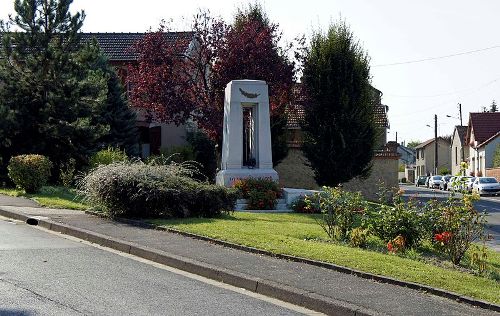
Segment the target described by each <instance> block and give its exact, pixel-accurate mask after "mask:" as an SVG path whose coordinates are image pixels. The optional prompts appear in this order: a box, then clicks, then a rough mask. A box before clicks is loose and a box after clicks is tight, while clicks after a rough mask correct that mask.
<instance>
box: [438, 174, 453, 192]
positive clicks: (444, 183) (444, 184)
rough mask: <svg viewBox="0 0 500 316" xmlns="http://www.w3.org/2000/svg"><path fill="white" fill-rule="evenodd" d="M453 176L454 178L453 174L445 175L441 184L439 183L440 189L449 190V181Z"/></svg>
mask: <svg viewBox="0 0 500 316" xmlns="http://www.w3.org/2000/svg"><path fill="white" fill-rule="evenodd" d="M451 178H452V176H451V175H446V176H443V178H442V181H441V184H440V185H439V189H440V190H448V183H449V182H450V179H451Z"/></svg>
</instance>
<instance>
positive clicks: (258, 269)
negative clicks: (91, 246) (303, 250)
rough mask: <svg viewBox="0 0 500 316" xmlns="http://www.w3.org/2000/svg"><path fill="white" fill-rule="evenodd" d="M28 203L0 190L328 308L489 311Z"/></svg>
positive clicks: (4, 209) (29, 209)
mask: <svg viewBox="0 0 500 316" xmlns="http://www.w3.org/2000/svg"><path fill="white" fill-rule="evenodd" d="M30 202H31V201H29V200H26V199H21V198H9V197H5V196H2V195H0V215H3V216H9V217H15V216H19V219H25V218H24V217H23V216H27V217H36V218H38V219H39V224H40V225H41V226H44V227H47V228H50V229H52V230H55V231H62V232H64V233H67V234H71V235H73V236H75V237H80V238H83V239H87V240H89V241H93V242H97V243H100V244H103V245H105V246H109V247H112V248H115V249H119V250H123V251H125V252H129V253H131V254H134V255H138V256H141V257H144V258H146V259H150V260H153V261H157V262H160V263H165V264H167V265H171V266H174V267H176V268H179V269H183V270H186V271H189V272H192V273H196V274H200V275H203V276H206V277H210V278H213V279H216V280H221V281H223V282H226V283H230V284H232V285H236V286H239V287H242V288H246V289H248V290H251V291H254V292H259V293H261V294H264V295H268V296H272V297H275V298H278V299H282V300H284V301H288V302H291V303H294V304H297V305H303V306H306V307H308V308H311V309H313V310H317V311H321V312H324V313H328V314H350V315H377V314H390V315H438V314H440V315H495V312H492V311H488V310H484V309H481V308H476V307H473V306H470V305H468V304H463V303H458V302H456V301H453V300H450V299H446V298H442V297H438V296H434V295H430V294H426V293H423V292H419V291H416V290H412V289H408V288H405V287H401V286H396V285H390V284H384V283H378V282H375V281H371V280H368V279H363V278H359V277H356V276H354V275H351V274H345V273H340V272H336V271H332V270H329V269H325V268H321V267H316V266H312V265H309V264H305V263H298V262H290V261H286V260H281V259H276V258H272V257H268V256H262V255H257V254H252V253H248V252H245V251H241V250H236V249H231V248H226V247H223V246H220V245H216V244H212V243H209V242H206V241H201V240H196V239H193V238H189V237H184V236H181V235H178V234H174V233H169V232H164V231H158V230H153V229H146V228H140V227H136V226H131V225H127V224H124V223H118V222H114V221H111V220H108V219H103V218H99V217H96V216H92V215H87V214H85V213H83V212H80V211H72V210H55V209H45V208H39V207H36V205H34V204H30ZM16 214H17V215H16ZM51 223H52V224H51ZM57 223H61V224H62V225H60V224H57Z"/></svg>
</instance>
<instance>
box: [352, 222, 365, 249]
mask: <svg viewBox="0 0 500 316" xmlns="http://www.w3.org/2000/svg"><path fill="white" fill-rule="evenodd" d="M368 235H369V231H368V229H365V228H361V227H356V228H354V229H352V230H351V233H350V234H349V244H350V245H351V246H353V247H360V248H364V247H365V246H366V239H367V237H368Z"/></svg>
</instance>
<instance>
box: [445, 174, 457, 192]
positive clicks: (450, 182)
mask: <svg viewBox="0 0 500 316" xmlns="http://www.w3.org/2000/svg"><path fill="white" fill-rule="evenodd" d="M456 178H457V177H451V178H450V180H448V184H447V185H446V190H448V191H453V185H455V179H456Z"/></svg>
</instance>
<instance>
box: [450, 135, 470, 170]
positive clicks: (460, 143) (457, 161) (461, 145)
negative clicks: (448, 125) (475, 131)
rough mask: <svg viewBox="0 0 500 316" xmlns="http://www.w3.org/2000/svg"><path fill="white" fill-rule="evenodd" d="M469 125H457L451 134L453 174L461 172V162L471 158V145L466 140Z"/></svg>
mask: <svg viewBox="0 0 500 316" xmlns="http://www.w3.org/2000/svg"><path fill="white" fill-rule="evenodd" d="M466 133H467V126H460V125H457V126H455V130H454V131H453V135H452V136H451V174H452V175H457V174H460V172H461V163H462V162H463V161H468V159H469V145H468V144H467V143H466V142H465V135H466Z"/></svg>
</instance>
